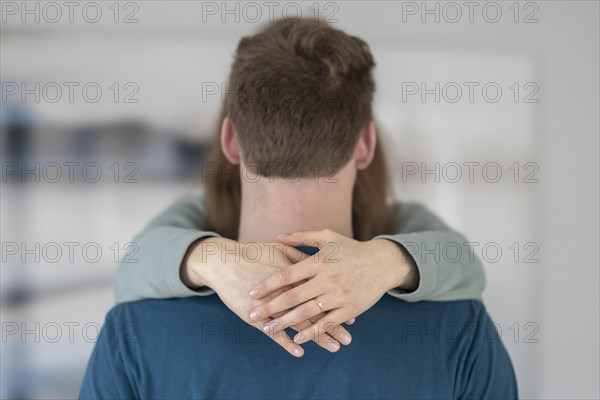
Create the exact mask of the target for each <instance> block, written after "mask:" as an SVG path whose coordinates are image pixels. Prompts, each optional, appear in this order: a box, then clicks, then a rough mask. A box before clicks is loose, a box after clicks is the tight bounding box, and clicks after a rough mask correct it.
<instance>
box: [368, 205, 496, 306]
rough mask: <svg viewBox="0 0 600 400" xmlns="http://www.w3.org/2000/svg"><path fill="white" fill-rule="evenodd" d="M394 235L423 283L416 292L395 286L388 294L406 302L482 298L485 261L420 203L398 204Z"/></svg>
mask: <svg viewBox="0 0 600 400" xmlns="http://www.w3.org/2000/svg"><path fill="white" fill-rule="evenodd" d="M392 215H393V217H392V218H393V228H392V229H393V231H395V232H398V233H396V234H393V235H380V236H376V237H375V238H374V239H388V240H391V241H393V242H396V243H398V244H399V245H400V246H403V247H404V248H405V249H406V250H407V251H408V253H409V254H410V255H411V256H412V258H413V260H414V261H415V264H416V265H417V268H418V270H419V276H420V279H419V285H418V287H417V289H416V290H415V291H413V292H408V293H407V292H404V291H402V290H400V289H393V290H391V291H389V292H388V294H390V295H392V296H394V297H397V298H400V299H403V300H406V301H421V300H435V301H450V300H465V299H481V294H482V292H483V288H484V287H485V273H484V270H483V265H482V263H481V261H480V260H479V259H478V258H477V256H475V254H474V253H473V252H472V251H471V248H470V247H469V246H468V242H467V240H466V238H465V237H464V236H463V235H461V234H460V233H458V232H455V231H453V230H451V229H450V228H449V227H448V226H447V225H446V224H445V223H444V222H442V220H440V219H439V218H438V217H437V216H435V215H434V214H432V213H431V212H430V211H429V210H427V209H426V208H425V207H424V206H422V205H420V204H417V203H402V204H396V205H395V207H394V210H393V214H392Z"/></svg>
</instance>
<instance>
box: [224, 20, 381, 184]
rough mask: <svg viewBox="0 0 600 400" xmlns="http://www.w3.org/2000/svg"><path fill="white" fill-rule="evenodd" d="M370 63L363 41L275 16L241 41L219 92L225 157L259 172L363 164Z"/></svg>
mask: <svg viewBox="0 0 600 400" xmlns="http://www.w3.org/2000/svg"><path fill="white" fill-rule="evenodd" d="M374 66H375V63H374V61H373V57H372V55H371V53H370V51H369V47H368V45H367V44H366V43H365V42H364V41H363V40H361V39H359V38H356V37H354V36H350V35H347V34H345V33H344V32H342V31H340V30H338V29H335V28H333V27H331V26H329V25H327V24H325V23H323V22H315V21H311V20H302V19H301V20H293V21H287V20H281V21H277V22H275V23H273V24H271V25H269V26H268V27H267V28H266V29H264V30H262V31H261V32H259V33H257V34H255V35H253V36H249V37H245V38H243V39H242V40H241V41H240V43H239V45H238V48H237V51H236V54H235V60H234V63H233V66H232V69H231V74H230V78H229V88H228V89H229V91H230V92H229V93H228V94H227V97H226V104H225V107H226V112H227V115H228V118H227V119H225V121H224V123H223V127H222V132H221V134H222V137H221V146H222V148H223V151H224V153H225V155H226V156H227V158H228V159H229V161H231V162H232V163H234V164H238V163H242V166H244V167H248V168H251V169H252V170H253V171H255V172H256V173H258V174H259V175H262V176H280V177H286V176H289V175H290V174H291V175H293V176H294V177H297V176H302V177H309V176H315V175H318V176H324V175H327V174H331V172H332V171H336V172H337V171H339V170H341V169H342V168H343V167H344V166H346V165H347V164H348V162H349V161H350V160H351V159H353V156H356V157H355V158H356V159H355V161H357V162H356V163H355V168H356V169H364V168H366V167H367V166H368V164H369V162H370V161H371V159H372V157H373V151H374V147H375V129H374V125H373V124H372V123H371V119H372V102H373V94H374V91H375V84H374V81H373V74H372V70H373V67H374ZM361 141H362V143H361ZM357 144H358V146H357ZM357 151H358V153H357Z"/></svg>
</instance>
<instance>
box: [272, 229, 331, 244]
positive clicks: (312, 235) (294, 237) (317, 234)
mask: <svg viewBox="0 0 600 400" xmlns="http://www.w3.org/2000/svg"><path fill="white" fill-rule="evenodd" d="M333 235H334V232H332V231H330V230H327V229H326V230H322V231H296V232H292V233H281V234H279V235H277V240H278V241H279V242H280V243H283V244H287V245H288V246H299V245H304V246H313V247H318V248H323V247H325V245H326V244H327V242H330V241H331V240H332V239H333Z"/></svg>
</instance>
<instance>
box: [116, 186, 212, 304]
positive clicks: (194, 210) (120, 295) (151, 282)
mask: <svg viewBox="0 0 600 400" xmlns="http://www.w3.org/2000/svg"><path fill="white" fill-rule="evenodd" d="M205 215H206V212H205V211H204V200H203V198H202V196H185V197H182V198H180V199H179V200H177V201H176V202H175V203H174V204H172V205H171V206H170V207H168V208H167V209H166V210H164V211H163V212H162V213H161V214H159V215H158V216H157V217H155V218H154V219H153V220H152V221H150V223H149V224H148V226H147V227H146V228H145V229H144V230H143V231H142V232H141V233H139V234H138V235H137V236H136V237H135V238H134V239H133V243H134V244H135V245H136V248H137V250H138V251H137V253H136V254H135V256H133V257H125V258H123V259H122V260H121V262H120V263H119V266H118V269H117V279H116V290H115V292H116V302H117V303H123V302H126V301H134V300H140V299H146V298H154V299H161V298H169V297H188V296H204V295H210V294H213V293H214V291H213V290H211V289H209V288H202V289H200V290H198V291H194V290H191V289H189V288H188V287H187V286H186V285H185V284H184V283H183V282H182V281H181V278H180V276H179V267H180V265H181V263H182V261H183V258H184V256H185V254H186V252H187V249H188V248H189V247H190V246H191V245H192V243H194V242H195V241H197V240H198V239H201V238H204V237H208V236H219V235H218V234H217V233H215V232H208V231H204V230H202V229H203V227H205V226H206V221H205Z"/></svg>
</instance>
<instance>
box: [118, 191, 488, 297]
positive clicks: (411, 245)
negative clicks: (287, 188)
mask: <svg viewBox="0 0 600 400" xmlns="http://www.w3.org/2000/svg"><path fill="white" fill-rule="evenodd" d="M393 218H394V224H393V226H394V230H395V231H396V232H398V233H397V234H394V235H382V236H378V237H376V238H375V239H387V240H390V241H392V242H394V243H397V244H398V245H399V246H398V247H399V251H402V252H403V253H404V254H405V253H406V252H407V251H408V253H410V254H411V256H412V259H413V262H414V264H415V265H416V267H417V269H418V274H417V275H418V279H417V281H418V284H417V288H416V290H414V291H407V290H401V289H399V288H395V289H392V290H390V291H389V292H388V293H389V294H390V295H392V296H395V297H398V298H402V299H404V300H406V301H420V300H458V299H478V298H480V297H481V293H482V291H483V288H484V285H485V275H484V271H483V266H482V264H481V261H479V259H478V258H477V257H474V256H473V254H472V253H470V252H468V251H463V252H462V254H461V256H460V257H459V258H458V259H456V260H455V259H452V260H449V259H447V257H443V256H442V251H441V249H444V248H445V247H444V246H449V245H451V246H453V245H458V246H459V247H461V248H462V249H463V250H465V247H464V246H463V243H464V242H466V239H465V238H464V237H463V236H462V235H461V234H460V233H458V232H455V231H452V230H451V229H450V228H449V227H448V226H447V225H446V224H444V223H443V222H442V221H441V220H440V219H439V218H438V217H436V216H435V215H434V214H432V213H431V212H429V211H428V210H427V209H426V208H425V207H423V206H421V205H419V204H415V203H405V204H402V205H396V207H395V209H394V213H393ZM205 225H206V221H205V211H204V201H203V198H202V196H185V197H182V198H181V199H179V200H178V201H176V202H175V203H174V204H173V205H171V206H170V207H169V208H167V209H166V210H165V211H163V212H162V213H161V214H160V215H158V216H157V217H156V218H154V219H153V220H152V221H151V222H150V224H149V225H148V226H147V227H146V228H145V229H144V230H143V231H142V232H141V233H140V234H138V235H137V236H136V237H135V238H134V242H135V243H136V244H137V245H138V248H139V251H138V253H137V254H136V258H137V259H138V260H139V261H138V262H136V263H127V262H125V261H124V260H122V261H121V263H120V264H119V267H118V270H117V282H116V301H117V303H122V302H125V301H133V300H140V299H144V298H169V297H186V296H194V295H208V294H213V293H214V291H213V290H211V289H209V288H207V287H202V288H199V289H197V290H191V289H190V288H189V287H188V286H186V285H185V284H184V283H183V282H182V280H181V276H186V275H188V274H189V269H190V268H191V265H188V264H187V263H184V260H187V257H186V254H187V253H188V250H189V249H192V245H193V244H194V243H196V242H197V241H199V240H201V239H203V238H207V237H215V236H219V235H218V234H216V233H214V232H208V231H202V230H201V229H202V227H204V226H205ZM195 247H196V248H200V246H195ZM432 249H433V250H432ZM436 249H439V250H436ZM197 258H198V257H196V259H197Z"/></svg>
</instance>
